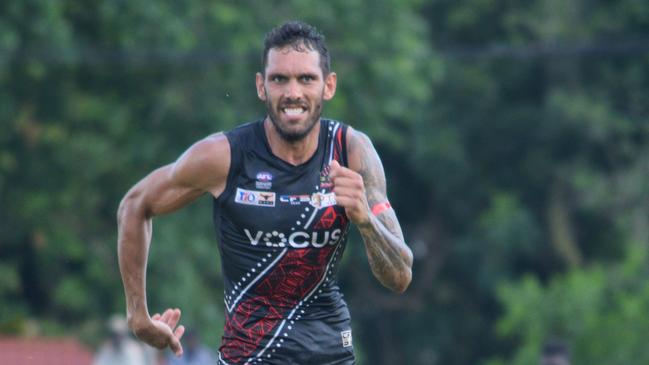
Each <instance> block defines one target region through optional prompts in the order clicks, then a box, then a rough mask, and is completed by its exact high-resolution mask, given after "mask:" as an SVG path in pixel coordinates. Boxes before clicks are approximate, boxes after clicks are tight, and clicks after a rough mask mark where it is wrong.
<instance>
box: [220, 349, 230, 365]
mask: <svg viewBox="0 0 649 365" xmlns="http://www.w3.org/2000/svg"><path fill="white" fill-rule="evenodd" d="M221 363H223V364H225V365H230V364H228V363H227V362H225V360H223V358H222V357H221V351H219V364H218V365H221Z"/></svg>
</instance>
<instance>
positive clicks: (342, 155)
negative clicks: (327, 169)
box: [340, 124, 349, 167]
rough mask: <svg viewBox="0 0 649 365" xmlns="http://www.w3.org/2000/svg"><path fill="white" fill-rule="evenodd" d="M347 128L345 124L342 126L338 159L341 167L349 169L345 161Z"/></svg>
mask: <svg viewBox="0 0 649 365" xmlns="http://www.w3.org/2000/svg"><path fill="white" fill-rule="evenodd" d="M348 129H349V128H348V126H347V125H346V124H343V125H342V133H341V134H342V135H341V138H340V159H341V161H340V162H341V165H343V166H345V167H349V162H348V160H347V131H348Z"/></svg>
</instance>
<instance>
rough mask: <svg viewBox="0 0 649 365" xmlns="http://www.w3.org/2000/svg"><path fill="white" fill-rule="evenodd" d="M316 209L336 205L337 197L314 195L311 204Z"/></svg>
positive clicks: (321, 194)
mask: <svg viewBox="0 0 649 365" xmlns="http://www.w3.org/2000/svg"><path fill="white" fill-rule="evenodd" d="M309 204H311V205H312V206H313V207H315V208H316V209H320V208H326V207H330V206H333V205H336V195H335V194H334V193H333V192H331V193H313V194H311V201H310V202H309Z"/></svg>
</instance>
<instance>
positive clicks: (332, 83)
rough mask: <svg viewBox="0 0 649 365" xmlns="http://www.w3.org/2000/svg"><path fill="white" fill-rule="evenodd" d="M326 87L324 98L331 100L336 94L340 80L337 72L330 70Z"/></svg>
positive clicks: (326, 78) (326, 79)
mask: <svg viewBox="0 0 649 365" xmlns="http://www.w3.org/2000/svg"><path fill="white" fill-rule="evenodd" d="M324 82H325V89H324V95H323V98H324V99H325V100H331V99H332V98H333V97H334V95H336V83H337V82H338V76H337V75H336V73H335V72H329V74H327V76H326V77H325V80H324Z"/></svg>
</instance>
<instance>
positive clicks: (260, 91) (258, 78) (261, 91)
mask: <svg viewBox="0 0 649 365" xmlns="http://www.w3.org/2000/svg"><path fill="white" fill-rule="evenodd" d="M255 84H256V85H257V97H258V98H259V99H261V100H262V101H266V88H265V87H264V75H262V73H261V72H257V74H256V75H255Z"/></svg>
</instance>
